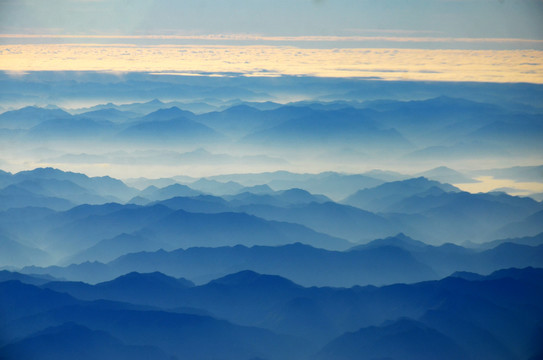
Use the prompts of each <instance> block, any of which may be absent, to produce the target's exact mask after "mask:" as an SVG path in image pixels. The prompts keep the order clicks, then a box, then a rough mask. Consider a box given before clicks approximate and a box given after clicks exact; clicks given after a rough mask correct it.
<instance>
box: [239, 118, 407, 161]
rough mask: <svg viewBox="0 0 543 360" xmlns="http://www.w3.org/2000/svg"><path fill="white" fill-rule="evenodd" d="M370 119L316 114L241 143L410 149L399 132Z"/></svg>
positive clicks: (280, 125)
mask: <svg viewBox="0 0 543 360" xmlns="http://www.w3.org/2000/svg"><path fill="white" fill-rule="evenodd" d="M371 115H372V112H368V111H364V110H354V109H343V110H335V111H320V112H314V113H312V114H311V115H307V116H303V117H299V118H295V119H292V120H287V121H285V122H283V123H281V124H279V125H277V126H275V127H272V128H270V129H266V130H262V131H259V132H255V133H253V134H250V135H248V136H246V137H244V138H243V139H242V142H243V143H246V144H254V145H256V144H257V145H259V146H262V145H265V146H274V147H277V146H281V147H285V146H286V147H300V146H308V147H310V148H311V147H314V146H316V145H320V146H322V145H323V144H326V145H327V146H338V145H340V144H341V145H342V146H345V145H346V144H349V145H351V146H354V147H355V148H365V149H369V148H371V147H374V146H379V147H380V148H383V149H384V150H386V151H389V150H391V149H397V148H402V149H405V148H409V147H410V146H411V144H410V143H409V142H408V141H407V140H406V139H405V138H404V137H403V136H402V135H401V134H400V133H399V132H397V131H396V130H394V129H391V128H381V127H380V126H378V123H377V122H375V120H374V119H373V118H372V116H371ZM301 141H302V142H301Z"/></svg>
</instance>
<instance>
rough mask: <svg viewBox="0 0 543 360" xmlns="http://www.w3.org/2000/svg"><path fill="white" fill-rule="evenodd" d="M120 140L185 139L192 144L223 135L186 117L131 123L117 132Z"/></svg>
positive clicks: (168, 140) (219, 137) (156, 140)
mask: <svg viewBox="0 0 543 360" xmlns="http://www.w3.org/2000/svg"><path fill="white" fill-rule="evenodd" d="M117 138H118V140H123V141H137V142H141V141H144V142H149V143H164V142H166V143H168V142H169V143H171V142H175V141H181V140H182V141H183V142H184V143H189V144H191V145H194V144H201V142H202V141H219V140H222V135H221V134H219V133H217V132H216V131H214V130H212V129H210V128H209V127H207V126H205V125H202V124H200V123H198V122H196V121H194V120H190V119H187V118H185V117H176V118H174V119H170V120H162V121H144V122H140V123H137V124H134V125H131V126H130V127H128V128H127V129H125V130H123V131H121V132H119V133H118V134H117Z"/></svg>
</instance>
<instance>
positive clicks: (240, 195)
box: [0, 73, 543, 360]
mask: <svg viewBox="0 0 543 360" xmlns="http://www.w3.org/2000/svg"><path fill="white" fill-rule="evenodd" d="M0 82H1V83H2V84H3V85H5V86H2V87H0V95H2V97H0V106H2V107H3V108H4V109H5V111H4V112H2V113H1V114H0V142H1V145H2V148H1V150H2V155H1V157H0V168H1V169H3V170H2V171H0V249H1V251H0V358H5V359H71V358H73V354H74V353H77V354H82V355H81V358H89V359H95V358H103V359H174V358H177V359H183V358H190V359H201V360H204V359H205V360H211V359H225V360H226V359H236V360H237V359H239V360H255V359H270V360H271V359H308V360H309V359H366V358H367V359H374V360H377V359H395V360H400V359H437V358H439V359H441V358H443V359H473V360H475V359H489V360H490V359H504V360H506V359H507V360H516V359H530V360H534V359H539V358H541V356H542V355H543V347H542V346H541V344H542V343H543V307H542V304H543V272H542V271H543V270H542V269H543V203H542V202H541V200H542V198H541V193H543V185H542V184H543V165H541V164H543V158H541V155H540V154H542V153H543V152H542V150H543V148H542V144H543V141H542V140H543V138H542V134H543V131H542V130H543V128H542V124H543V117H542V116H543V110H542V109H543V106H542V103H541V97H540V96H539V95H541V93H542V90H541V89H542V88H541V87H540V86H537V85H529V84H503V85H496V84H482V83H480V84H476V83H469V84H468V83H428V84H426V83H417V82H390V83H384V82H380V81H373V80H362V79H318V78H309V77H308V78H304V77H301V78H293V77H280V78H272V79H265V78H254V79H249V78H240V77H232V78H228V77H224V78H197V77H195V78H192V77H183V76H180V77H171V76H166V75H161V76H158V75H157V76H152V75H145V74H126V75H122V76H121V75H120V76H119V77H113V76H112V75H108V74H93V73H82V74H73V73H66V74H64V75H62V74H54V73H33V74H28V75H21V76H19V77H14V76H12V75H7V74H2V75H1V76H0ZM67 89H68V90H67ZM158 99H160V100H158ZM50 104H57V105H59V106H60V107H57V106H55V105H50Z"/></svg>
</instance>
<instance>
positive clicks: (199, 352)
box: [0, 282, 307, 360]
mask: <svg viewBox="0 0 543 360" xmlns="http://www.w3.org/2000/svg"><path fill="white" fill-rule="evenodd" d="M0 295H2V296H1V297H0V299H2V300H1V301H0V314H2V318H3V319H9V320H11V321H10V322H9V337H7V338H6V339H5V340H4V344H5V341H7V342H11V344H9V345H7V346H3V347H2V348H0V351H3V350H8V351H10V353H8V354H13V352H16V353H15V354H14V355H18V354H20V353H19V352H18V351H32V350H31V349H27V348H26V347H25V345H30V344H32V345H36V346H37V349H44V350H45V349H48V346H51V345H53V344H64V341H65V340H66V338H65V337H64V336H63V335H64V334H65V333H66V332H69V331H66V332H64V331H61V332H57V333H59V335H60V338H57V337H56V336H51V337H49V336H45V337H44V336H43V335H45V334H47V333H54V331H51V329H50V328H56V327H59V326H62V325H63V324H66V323H70V324H71V323H73V324H76V325H77V326H75V327H74V326H72V325H70V327H71V329H72V330H73V331H74V334H75V335H78V334H86V335H88V336H90V338H89V339H87V340H88V341H92V340H97V339H98V340H100V341H97V342H96V343H94V344H95V345H97V346H98V347H97V348H94V347H92V348H91V349H88V352H89V353H91V354H101V355H104V356H106V357H109V355H110V354H111V351H113V353H112V355H115V354H117V351H120V356H124V355H125V354H126V352H127V351H136V350H139V349H141V350H142V351H141V352H139V354H141V355H144V354H148V355H150V356H151V355H155V354H159V355H160V354H162V353H165V354H167V355H168V357H171V356H175V357H178V358H192V359H205V360H211V359H224V360H226V359H232V358H240V359H250V358H255V357H257V356H262V355H264V356H265V357H270V358H272V359H299V358H301V357H305V356H306V355H307V348H306V346H305V345H304V343H303V342H302V343H301V342H300V340H298V339H294V338H291V337H288V336H284V335H276V334H274V333H272V332H271V331H268V330H263V329H259V328H255V327H243V326H239V325H234V324H232V323H229V322H227V321H223V320H217V319H214V318H212V317H209V316H202V315H194V314H183V313H174V312H164V311H151V309H149V308H144V307H141V306H135V305H130V304H123V303H113V302H108V301H97V302H83V301H81V300H76V299H74V298H73V297H70V296H69V295H66V294H61V293H58V292H54V291H51V290H49V289H40V288H37V287H34V286H32V285H26V284H21V283H18V282H4V283H0ZM6 297H7V298H9V299H5V298H6ZM20 298H23V299H24V300H19V301H18V300H17V299H20ZM14 304H16V306H14ZM8 311H9V318H6V317H5V316H6V314H7V312H8ZM4 324H5V323H4ZM4 324H3V328H4V329H5V327H4ZM81 327H84V328H88V329H91V330H93V331H96V332H99V333H98V334H97V333H89V332H86V331H84V330H82V329H81ZM48 328H49V329H48ZM174 329H175V330H174ZM40 332H45V334H44V333H40ZM106 334H110V336H111V337H113V338H116V339H119V340H120V341H121V342H122V343H121V344H119V342H117V341H116V340H112V339H111V337H109V336H107V335H106ZM25 338H26V339H25ZM69 338H70V337H69V335H68V339H69ZM21 339H23V340H21ZM85 339H86V338H85ZM108 339H109V340H108ZM45 340H48V341H49V342H51V344H47V343H44V342H45ZM21 341H22V342H21ZM70 344H71V345H72V346H73V347H74V348H78V347H79V346H80V343H79V342H73V343H70ZM122 344H124V345H126V346H128V347H124V346H122ZM300 345H302V346H300ZM68 346H69V345H68ZM87 346H88V344H87ZM63 349H65V347H64V346H63ZM157 349H160V351H157ZM12 351H13V352H12ZM53 351H54V353H59V354H60V355H61V356H63V355H64V354H63V353H62V349H57V350H53ZM128 354H132V353H131V352H129V353H128ZM113 357H114V358H115V356H113ZM159 358H160V357H159Z"/></svg>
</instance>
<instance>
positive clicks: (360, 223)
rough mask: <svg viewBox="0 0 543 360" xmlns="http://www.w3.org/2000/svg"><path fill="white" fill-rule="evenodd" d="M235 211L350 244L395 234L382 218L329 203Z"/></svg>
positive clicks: (252, 205) (252, 204)
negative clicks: (301, 228) (322, 234)
mask: <svg viewBox="0 0 543 360" xmlns="http://www.w3.org/2000/svg"><path fill="white" fill-rule="evenodd" d="M274 203H275V202H269V204H274ZM239 210H240V211H243V212H247V213H249V214H252V215H256V216H259V217H261V218H264V219H268V220H276V221H287V222H294V223H298V224H302V225H304V226H307V227H309V228H311V229H314V230H316V231H319V232H323V233H325V234H329V235H332V236H337V237H341V238H344V239H347V240H350V241H353V242H360V241H364V240H366V241H367V240H371V239H375V238H377V237H381V236H387V235H393V234H395V233H397V232H398V231H399V229H398V226H397V224H396V223H394V222H390V221H388V220H387V219H386V218H384V217H382V216H379V215H376V214H373V213H371V212H368V211H364V210H362V209H359V208H355V207H352V206H348V205H342V204H337V203H334V202H330V201H326V202H320V201H319V202H316V201H313V202H308V203H299V204H297V203H295V204H278V205H275V206H273V205H267V204H265V203H264V204H259V203H258V202H256V201H251V202H250V203H249V204H248V205H241V206H240V207H239Z"/></svg>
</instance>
